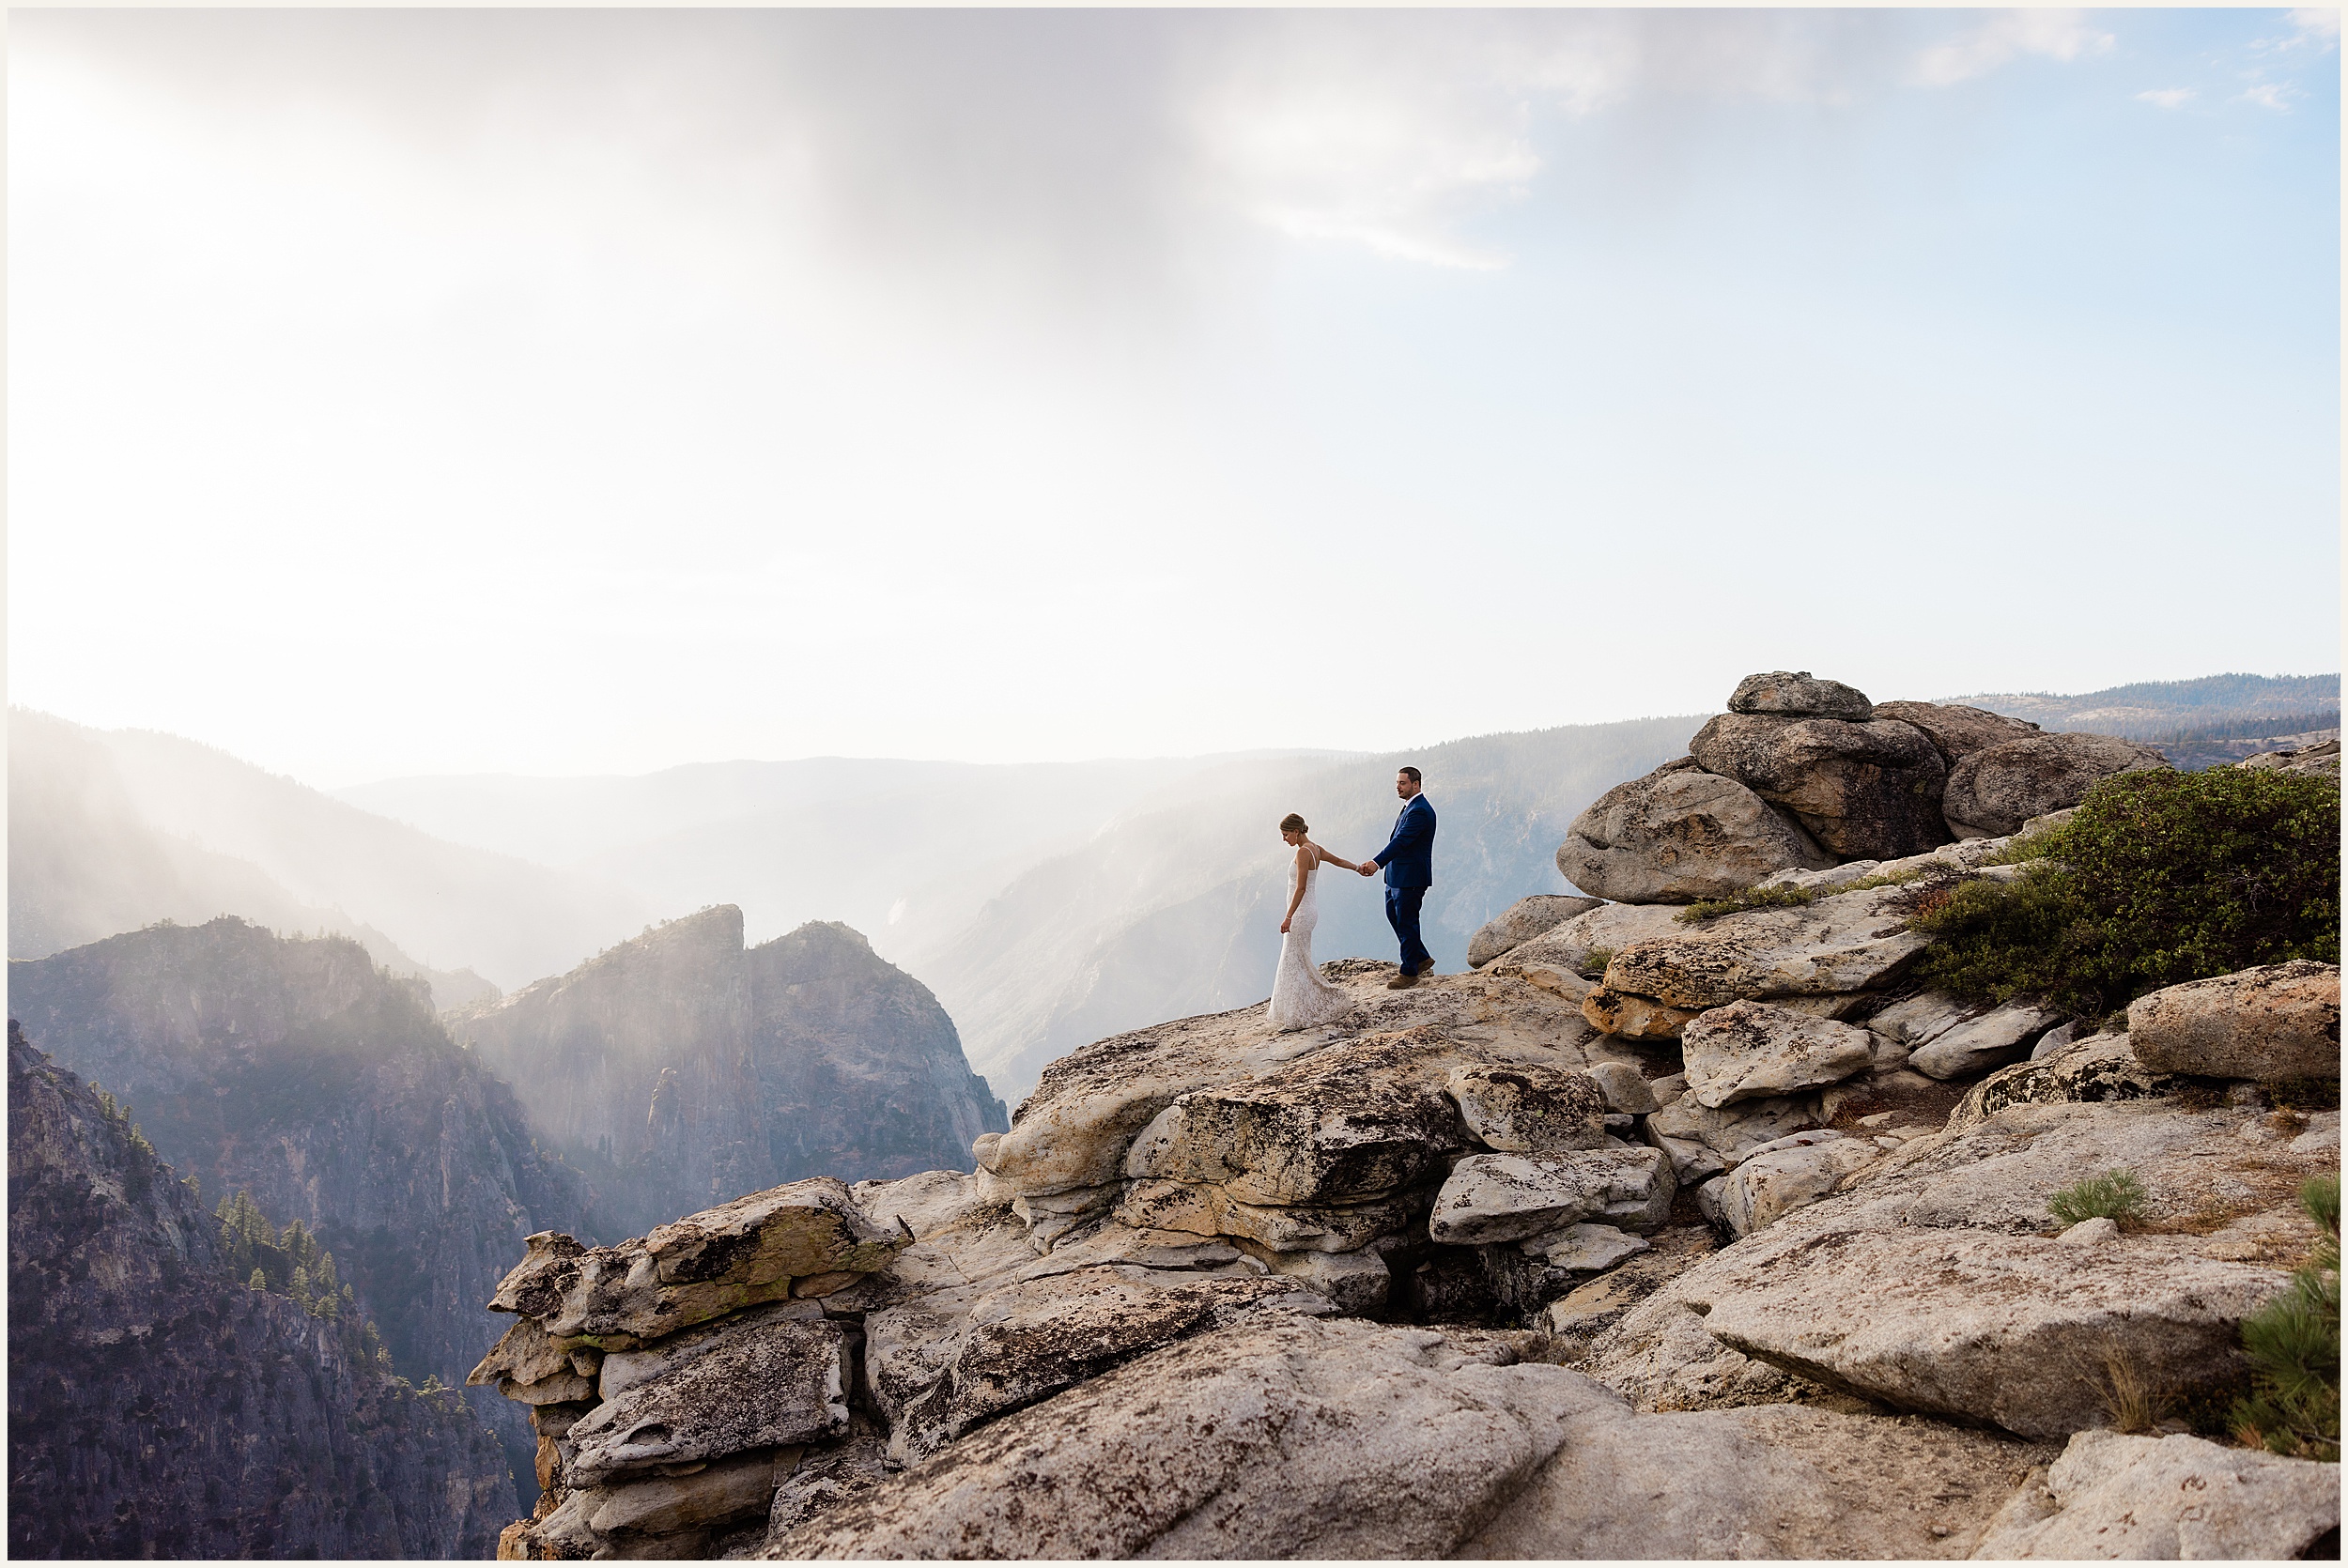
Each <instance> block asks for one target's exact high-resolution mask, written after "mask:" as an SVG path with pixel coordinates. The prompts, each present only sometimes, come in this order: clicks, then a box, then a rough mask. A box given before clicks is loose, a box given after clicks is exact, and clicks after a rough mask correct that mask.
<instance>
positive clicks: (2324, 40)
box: [2291, 7, 2340, 49]
mask: <svg viewBox="0 0 2348 1568" xmlns="http://www.w3.org/2000/svg"><path fill="white" fill-rule="evenodd" d="M2291 24H2292V25H2293V26H2294V27H2296V28H2297V29H2299V31H2298V35H2297V36H2296V37H2295V38H2293V39H2292V40H2291V41H2292V42H2293V43H2294V44H2298V43H2312V44H2314V45H2315V46H2316V47H2318V48H2320V49H2329V48H2332V47H2333V46H2334V45H2336V44H2338V43H2339V42H2340V13H2339V12H2338V11H2336V10H2329V9H2324V8H2315V7H2307V8H2301V9H2298V10H2294V11H2293V12H2292V13H2291Z"/></svg>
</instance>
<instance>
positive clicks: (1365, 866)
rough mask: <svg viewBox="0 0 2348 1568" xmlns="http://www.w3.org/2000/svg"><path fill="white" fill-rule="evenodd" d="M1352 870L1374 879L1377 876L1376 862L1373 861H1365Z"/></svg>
mask: <svg viewBox="0 0 2348 1568" xmlns="http://www.w3.org/2000/svg"><path fill="white" fill-rule="evenodd" d="M1353 869H1355V870H1357V871H1359V872H1361V873H1362V875H1364V876H1366V877H1374V876H1376V875H1377V874H1378V862H1376V861H1375V860H1365V861H1363V862H1362V863H1361V864H1360V865H1359V866H1356V867H1354V868H1353Z"/></svg>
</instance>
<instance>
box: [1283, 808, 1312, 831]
mask: <svg viewBox="0 0 2348 1568" xmlns="http://www.w3.org/2000/svg"><path fill="white" fill-rule="evenodd" d="M1280 831H1281V832H1283V833H1310V832H1311V831H1312V829H1311V828H1308V827H1306V826H1305V819H1304V818H1302V817H1300V816H1298V815H1297V814H1296V813H1295V812H1293V811H1291V812H1290V813H1289V814H1288V815H1287V816H1285V817H1282V818H1281V819H1280Z"/></svg>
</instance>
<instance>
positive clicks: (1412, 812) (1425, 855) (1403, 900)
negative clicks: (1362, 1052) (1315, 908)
mask: <svg viewBox="0 0 2348 1568" xmlns="http://www.w3.org/2000/svg"><path fill="white" fill-rule="evenodd" d="M1394 792H1395V793H1396V794H1398V795H1400V796H1401V797H1402V814H1401V815H1400V816H1398V817H1397V818H1395V820H1394V837H1393V838H1391V839H1389V840H1387V843H1386V847H1385V848H1384V849H1383V850H1380V851H1379V852H1378V853H1377V855H1376V856H1375V857H1374V858H1372V859H1369V860H1366V861H1364V862H1363V863H1362V875H1364V876H1367V875H1369V873H1370V869H1371V868H1372V867H1374V866H1383V867H1384V868H1385V869H1386V923H1387V924H1388V925H1390V926H1392V927H1393V928H1394V934H1395V935H1396V936H1397V937H1398V938H1399V939H1400V941H1401V943H1402V973H1401V974H1399V975H1398V976H1395V977H1394V978H1393V979H1391V980H1388V981H1387V982H1386V989H1387V990H1388V991H1408V990H1410V989H1411V987H1413V986H1414V985H1416V984H1418V977H1419V976H1421V975H1424V974H1426V973H1427V972H1428V971H1429V970H1431V969H1433V968H1434V967H1435V959H1434V955H1433V954H1431V953H1429V952H1428V950H1427V944H1426V943H1424V942H1421V941H1420V940H1419V937H1418V906H1419V904H1420V903H1421V902H1423V901H1424V900H1425V899H1426V898H1427V890H1428V888H1429V887H1431V886H1433V885H1434V882H1435V808H1434V807H1431V806H1429V805H1428V804H1427V797H1426V796H1425V795H1423V794H1421V793H1419V791H1418V769H1416V768H1404V769H1402V770H1401V771H1400V772H1398V773H1397V774H1396V775H1395V776H1394Z"/></svg>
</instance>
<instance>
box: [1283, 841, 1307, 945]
mask: <svg viewBox="0 0 2348 1568" xmlns="http://www.w3.org/2000/svg"><path fill="white" fill-rule="evenodd" d="M1311 869H1313V852H1312V851H1310V850H1308V849H1306V848H1305V846H1304V845H1302V844H1299V845H1297V846H1296V891H1295V892H1293V893H1290V895H1289V907H1288V909H1287V910H1286V911H1285V912H1284V913H1282V915H1280V934H1281V935H1282V936H1286V935H1288V933H1289V922H1290V920H1291V919H1293V918H1295V915H1296V906H1297V905H1298V904H1301V903H1303V902H1304V901H1305V872H1307V871H1309V870H1311Z"/></svg>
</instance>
